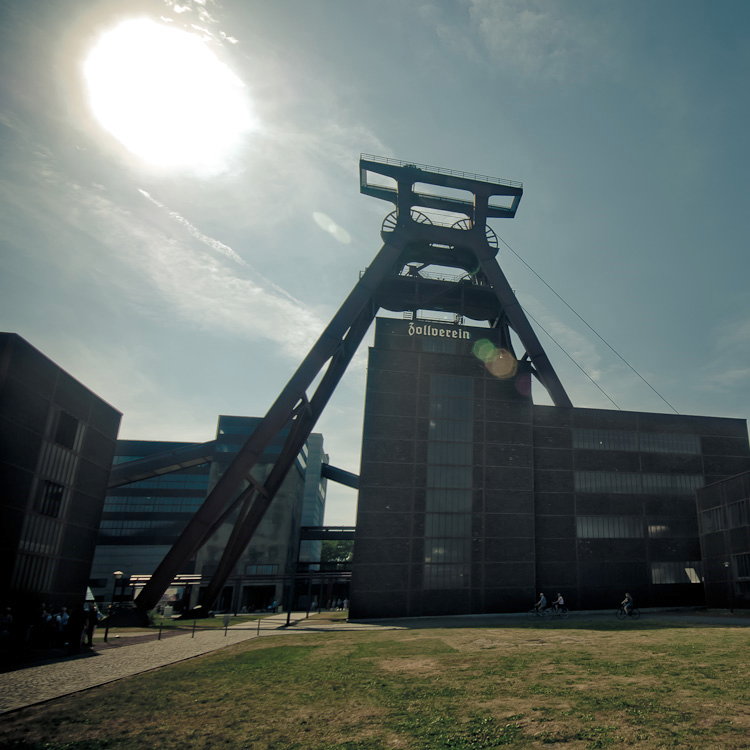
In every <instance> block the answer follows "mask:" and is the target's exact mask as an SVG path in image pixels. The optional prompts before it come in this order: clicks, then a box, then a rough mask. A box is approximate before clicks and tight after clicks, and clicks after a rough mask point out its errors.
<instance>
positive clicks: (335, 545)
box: [320, 539, 354, 563]
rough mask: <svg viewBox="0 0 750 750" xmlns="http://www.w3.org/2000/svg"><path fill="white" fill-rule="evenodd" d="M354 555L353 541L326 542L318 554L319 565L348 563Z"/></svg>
mask: <svg viewBox="0 0 750 750" xmlns="http://www.w3.org/2000/svg"><path fill="white" fill-rule="evenodd" d="M353 554H354V541H353V540H351V539H348V540H338V541H332V540H326V541H324V542H323V548H322V550H321V552H320V562H321V563H349V562H351V561H352V557H353Z"/></svg>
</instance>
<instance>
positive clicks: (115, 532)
mask: <svg viewBox="0 0 750 750" xmlns="http://www.w3.org/2000/svg"><path fill="white" fill-rule="evenodd" d="M176 520H177V519H167V520H154V519H151V518H136V519H133V520H127V519H122V518H116V519H104V520H103V521H102V522H101V525H100V526H99V529H100V530H101V531H102V533H103V534H106V535H107V536H135V535H138V534H140V533H142V532H144V531H150V530H153V529H170V528H174V525H175V521H176ZM185 523H187V519H185Z"/></svg>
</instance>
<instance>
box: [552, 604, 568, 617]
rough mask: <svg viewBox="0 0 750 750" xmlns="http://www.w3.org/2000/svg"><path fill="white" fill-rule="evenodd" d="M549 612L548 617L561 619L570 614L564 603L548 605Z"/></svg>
mask: <svg viewBox="0 0 750 750" xmlns="http://www.w3.org/2000/svg"><path fill="white" fill-rule="evenodd" d="M549 614H550V617H562V618H563V619H566V618H567V616H568V615H569V614H570V611H569V610H568V608H567V607H566V606H565V605H564V604H563V605H562V606H557V607H555V606H554V605H553V606H551V607H550V611H549Z"/></svg>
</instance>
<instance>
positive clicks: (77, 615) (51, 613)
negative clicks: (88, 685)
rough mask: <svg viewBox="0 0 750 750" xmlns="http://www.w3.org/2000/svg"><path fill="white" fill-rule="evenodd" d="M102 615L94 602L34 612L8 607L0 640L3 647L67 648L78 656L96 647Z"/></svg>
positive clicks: (43, 606) (47, 606) (0, 629)
mask: <svg viewBox="0 0 750 750" xmlns="http://www.w3.org/2000/svg"><path fill="white" fill-rule="evenodd" d="M101 618H102V615H101V613H100V612H99V608H98V607H97V606H96V604H95V603H94V602H86V603H85V604H79V605H77V606H74V607H67V606H60V607H53V606H49V605H47V604H42V605H41V607H39V609H38V610H37V611H36V613H34V611H33V610H31V611H23V610H20V611H17V610H16V609H14V608H13V607H5V608H4V609H3V613H2V623H0V624H1V627H0V631H1V634H0V638H1V639H2V645H3V647H4V648H29V647H31V648H33V649H40V650H47V649H62V648H64V649H67V650H68V651H69V652H70V653H78V652H79V651H80V650H81V648H83V647H84V646H86V647H88V648H91V647H92V646H93V644H94V632H95V631H96V628H97V625H98V624H99V621H100V620H101Z"/></svg>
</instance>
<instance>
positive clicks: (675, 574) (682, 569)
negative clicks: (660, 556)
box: [651, 560, 703, 584]
mask: <svg viewBox="0 0 750 750" xmlns="http://www.w3.org/2000/svg"><path fill="white" fill-rule="evenodd" d="M702 580H703V568H702V564H701V562H700V560H690V561H688V562H652V563H651V583H656V584H659V583H700V582H701V581H702Z"/></svg>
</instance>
